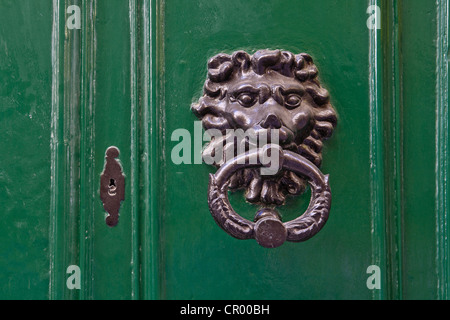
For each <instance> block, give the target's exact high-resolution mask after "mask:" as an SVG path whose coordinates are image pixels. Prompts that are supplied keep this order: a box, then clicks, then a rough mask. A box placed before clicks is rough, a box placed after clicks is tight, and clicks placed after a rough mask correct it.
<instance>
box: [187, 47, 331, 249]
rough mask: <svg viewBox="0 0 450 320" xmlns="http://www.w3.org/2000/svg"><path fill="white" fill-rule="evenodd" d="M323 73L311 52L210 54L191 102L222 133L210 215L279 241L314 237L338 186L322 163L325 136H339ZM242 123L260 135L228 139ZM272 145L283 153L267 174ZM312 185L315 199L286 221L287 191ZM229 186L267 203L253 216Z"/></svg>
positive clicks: (246, 235) (231, 229)
mask: <svg viewBox="0 0 450 320" xmlns="http://www.w3.org/2000/svg"><path fill="white" fill-rule="evenodd" d="M317 75H318V71H317V68H316V66H315V65H314V63H313V59H312V58H311V56H309V55H308V54H305V53H302V54H298V55H294V54H292V53H291V52H288V51H280V50H273V51H272V50H260V51H257V52H256V53H254V54H253V55H249V54H248V53H246V52H244V51H236V52H234V53H233V54H232V55H228V54H218V55H216V56H214V57H213V58H211V59H210V60H209V62H208V78H207V80H206V82H205V85H204V95H203V96H202V97H201V98H200V99H199V101H198V103H194V104H193V105H192V107H191V109H192V111H193V112H194V114H195V115H196V116H197V117H198V118H199V119H201V120H202V124H203V127H204V129H205V130H207V131H209V130H210V129H214V130H215V132H221V133H222V134H223V135H222V136H217V135H214V136H212V139H211V142H210V143H209V144H208V146H207V147H206V148H205V149H204V151H203V158H204V159H205V158H208V159H212V158H213V159H215V161H214V165H215V166H216V167H217V168H218V171H217V172H216V173H215V174H214V175H211V176H210V183H209V191H208V204H209V208H210V211H211V214H212V216H213V217H214V219H215V221H216V222H217V224H218V225H219V226H220V227H221V228H222V229H223V230H225V231H226V232H227V233H229V234H230V235H232V236H233V237H235V238H238V239H256V241H257V242H258V243H259V244H260V245H262V246H263V247H268V248H274V247H278V246H280V245H282V244H283V243H284V242H285V241H292V242H300V241H305V240H308V239H310V238H311V237H312V236H314V235H315V234H317V232H319V231H320V230H321V229H322V227H323V226H324V224H325V222H326V221H327V219H328V216H329V211H330V206H331V192H330V188H329V184H328V176H325V175H323V174H322V173H321V171H320V170H319V167H320V165H321V163H322V147H323V140H325V139H327V138H329V137H330V136H331V135H332V132H333V130H334V128H335V126H336V124H337V115H336V112H335V111H334V109H333V107H332V105H331V104H330V102H329V94H328V91H327V90H325V89H324V88H322V87H321V85H320V83H319V81H318V78H317ZM238 129H240V130H245V131H246V132H248V131H250V130H251V132H253V133H255V136H256V137H257V138H256V140H252V139H251V138H249V137H248V136H247V137H245V138H244V140H243V142H242V141H241V144H239V142H236V139H235V137H233V139H229V137H230V132H231V131H232V130H235V131H236V130H238ZM274 132H276V133H277V135H276V136H275V137H276V138H277V139H274V138H273V136H272V133H274ZM262 138H264V139H262ZM261 139H262V140H264V141H265V144H264V145H262V146H261V145H259V141H260V140H261ZM230 144H232V145H231V146H230ZM240 145H244V148H240ZM254 146H255V147H254ZM218 150H219V151H218ZM230 152H231V154H232V156H231V157H230V156H229V155H230ZM272 152H274V153H276V154H277V155H278V169H277V170H276V172H273V173H272V174H262V171H260V169H261V168H264V167H268V163H267V162H264V161H262V160H263V158H264V155H267V154H270V153H272ZM205 162H206V161H205ZM208 163H210V162H208ZM308 184H309V186H310V187H311V190H312V192H311V194H312V195H311V201H310V206H309V207H308V209H307V210H306V212H305V213H303V214H302V215H301V216H300V217H298V218H297V219H295V220H292V221H289V222H285V223H283V222H282V218H281V217H280V215H279V214H278V213H277V211H276V210H275V209H274V207H276V206H281V205H283V204H284V202H285V199H286V196H289V195H291V196H295V195H301V194H303V193H304V191H305V189H306V187H307V185H308ZM229 189H230V190H237V189H245V197H246V199H247V201H249V202H251V203H256V204H260V205H261V210H260V211H259V212H258V213H257V215H256V217H255V220H254V221H253V222H252V221H249V220H246V219H244V218H242V217H241V216H240V215H238V214H237V213H236V212H235V211H234V210H233V208H232V207H231V205H230V203H229V201H228V190H229Z"/></svg>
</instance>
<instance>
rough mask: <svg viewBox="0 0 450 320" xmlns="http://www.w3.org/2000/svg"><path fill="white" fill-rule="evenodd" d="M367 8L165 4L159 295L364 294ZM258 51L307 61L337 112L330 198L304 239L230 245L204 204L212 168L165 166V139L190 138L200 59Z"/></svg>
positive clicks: (246, 208) (369, 255)
mask: <svg viewBox="0 0 450 320" xmlns="http://www.w3.org/2000/svg"><path fill="white" fill-rule="evenodd" d="M324 8H326V10H325V9H324ZM366 9H367V4H366V3H364V2H356V1H346V2H345V4H343V3H342V2H338V1H316V2H314V3H313V4H311V3H308V6H307V8H302V6H301V5H299V4H298V3H296V2H295V1H291V2H286V1H283V2H277V1H272V2H270V3H265V4H261V2H260V1H246V2H245V4H242V3H241V2H233V1H231V2H228V3H227V4H224V3H223V2H222V1H198V2H196V3H195V4H194V3H191V2H189V3H186V2H183V1H167V2H165V7H164V12H165V16H164V38H163V39H164V78H163V80H162V81H163V85H164V98H163V99H164V105H161V108H163V112H164V132H165V138H166V139H165V140H166V142H165V144H164V146H165V148H164V153H165V155H166V157H165V158H166V162H165V169H164V173H165V183H164V185H165V188H164V192H163V197H164V198H163V199H164V200H163V201H161V202H162V203H164V210H163V212H164V213H163V217H162V219H163V220H162V223H161V228H162V233H163V235H164V240H165V241H164V242H163V246H162V250H163V251H164V260H163V263H162V266H163V268H164V276H165V278H164V281H163V283H164V284H165V297H166V298H174V299H180V298H183V297H187V298H189V299H207V298H213V299H220V298H226V299H233V298H238V299H315V298H319V297H320V298H325V299H335V298H357V297H358V298H363V299H364V298H370V297H371V295H372V292H371V291H370V290H368V289H367V287H366V280H365V279H366V278H367V276H366V269H367V267H368V266H370V265H373V264H377V265H379V264H380V262H381V261H380V260H377V257H376V254H377V253H376V252H375V251H374V250H376V249H375V248H374V246H377V245H375V244H373V243H372V241H373V240H375V241H382V234H379V233H377V234H375V235H374V236H372V234H371V228H372V223H373V219H380V218H382V217H380V216H377V215H379V213H377V212H373V209H374V208H373V207H372V206H371V200H372V194H371V180H373V179H376V177H374V176H373V174H372V173H371V169H370V165H371V163H372V165H379V163H376V162H375V163H373V161H371V159H370V156H371V152H372V149H373V146H371V141H370V135H369V132H370V124H371V119H370V116H371V112H372V113H373V112H374V111H372V110H370V95H371V92H370V87H369V72H370V70H369V68H367V64H368V61H369V51H368V47H369V37H368V33H369V32H368V29H367V27H365V23H366V16H365V15H361V14H360V13H361V12H365V11H366ZM175 13H176V14H175ZM342 16H347V17H348V18H347V19H340V17H342ZM324 21H333V23H324ZM357 25H359V26H360V27H359V28H358V27H355V26H357ZM342 30H346V32H345V33H343V32H342ZM265 48H270V49H284V50H288V51H292V52H294V53H301V52H307V53H309V54H310V55H312V57H313V58H314V61H315V63H316V64H317V66H318V69H319V72H320V79H321V83H322V85H323V86H324V87H325V88H326V89H328V90H329V92H330V95H331V103H332V104H333V105H334V107H335V109H336V110H337V112H338V114H339V123H338V127H337V129H336V131H335V133H334V137H333V138H332V139H331V140H330V141H328V142H326V143H325V148H324V149H325V150H324V153H323V157H324V161H323V167H322V171H323V172H324V173H327V174H330V185H331V190H332V195H333V204H332V209H331V214H330V219H329V221H328V222H327V225H326V226H325V227H324V229H323V230H322V231H321V232H319V234H318V235H317V236H315V237H314V238H313V239H311V240H309V241H307V242H305V243H300V244H295V243H286V244H284V245H283V246H282V247H280V248H277V249H273V250H270V249H264V248H262V247H260V246H259V245H257V243H256V242H254V241H239V240H236V239H233V238H232V237H230V236H229V235H227V234H226V233H224V232H223V231H222V230H220V228H219V227H218V226H217V225H216V224H215V222H214V220H213V219H212V218H211V217H210V214H209V209H208V206H207V202H206V195H207V187H208V173H211V172H214V169H211V168H209V167H208V166H206V165H198V164H197V165H194V164H181V165H174V164H173V163H172V161H171V159H170V158H169V155H170V154H171V153H170V152H171V150H172V148H173V147H174V146H175V145H176V144H177V143H178V141H175V142H173V141H171V140H170V136H171V133H172V132H173V131H175V130H176V129H178V128H185V129H187V130H189V131H190V132H191V136H192V137H193V136H194V131H193V122H194V121H195V120H197V119H196V118H195V117H194V116H193V115H192V114H191V112H190V111H189V108H190V104H191V103H192V102H194V100H195V99H198V98H199V97H200V95H201V90H202V87H203V82H204V81H205V79H206V71H207V70H206V62H207V61H208V59H209V58H210V57H212V56H213V55H215V54H218V53H221V52H225V53H229V54H231V53H232V52H233V51H236V50H245V51H247V52H249V53H250V54H252V53H253V52H255V51H256V50H258V49H265ZM356 150H357V152H355V151H356ZM350 155H351V156H350ZM377 182H378V181H377ZM380 182H382V181H380ZM186 190H195V192H186ZM304 197H306V199H289V201H288V204H287V205H286V208H282V209H281V210H283V213H284V214H285V216H286V217H289V219H287V220H291V219H293V218H295V217H296V216H298V215H300V214H301V212H300V209H299V202H300V203H301V202H302V201H306V202H307V201H308V200H309V199H308V196H307V195H305V196H304ZM233 200H234V201H233V204H234V207H235V210H236V211H237V212H239V213H240V214H242V215H243V216H246V217H247V218H250V217H251V215H252V214H254V213H255V212H256V211H257V207H256V206H250V205H246V204H245V203H244V198H243V195H242V193H240V194H239V195H238V196H236V197H233ZM303 207H304V206H303ZM377 232H378V230H377ZM164 244H166V245H164ZM230 262H231V263H230Z"/></svg>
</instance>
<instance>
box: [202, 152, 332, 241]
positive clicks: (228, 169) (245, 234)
mask: <svg viewBox="0 0 450 320" xmlns="http://www.w3.org/2000/svg"><path fill="white" fill-rule="evenodd" d="M267 152H272V153H273V152H278V153H279V166H278V167H279V170H281V169H284V170H289V171H292V172H294V173H296V174H298V175H300V176H303V177H305V178H307V180H308V183H309V185H310V187H311V200H310V203H309V206H308V208H307V210H306V211H305V213H303V214H302V215H301V216H299V217H298V218H296V219H294V220H291V221H288V222H284V223H283V222H282V221H281V218H280V215H279V214H278V213H277V211H276V210H274V209H271V208H265V209H262V210H260V211H258V213H257V214H256V216H255V220H254V221H249V220H247V219H244V218H243V217H241V216H240V215H239V214H237V213H236V212H235V211H234V210H233V208H232V206H231V204H230V202H229V199H228V184H229V179H230V177H231V176H232V175H233V174H234V173H235V172H237V171H238V170H242V169H245V168H249V167H264V166H268V165H267V164H266V165H264V163H265V161H263V159H264V156H265V155H266V154H267ZM208 204H209V209H210V211H211V214H212V216H213V218H214V220H215V221H216V222H217V224H218V225H219V226H220V227H221V228H222V229H223V230H224V231H226V232H227V233H228V234H230V235H232V236H233V237H235V238H237V239H242V240H245V239H255V240H256V241H257V242H258V243H259V244H260V245H261V246H263V247H266V248H276V247H279V246H281V245H282V244H283V243H284V242H285V241H290V242H301V241H306V240H308V239H310V238H311V237H313V236H314V235H316V234H317V233H318V232H319V231H320V230H321V229H322V227H323V226H324V225H325V223H326V221H327V219H328V216H329V211H330V207H331V192H330V187H329V184H328V175H324V174H322V172H321V171H320V170H319V169H318V168H317V167H316V166H315V165H314V164H313V163H312V162H310V161H308V160H307V159H305V158H304V157H302V156H301V155H299V154H297V153H294V152H291V151H286V150H283V149H282V148H281V147H280V146H279V145H266V146H265V147H263V148H259V149H254V150H251V151H249V152H246V153H244V154H241V155H239V156H237V157H235V158H233V159H231V160H230V161H228V162H226V163H224V164H223V165H222V166H221V167H220V169H219V170H218V171H217V172H216V173H215V174H211V175H210V181H209V190H208Z"/></svg>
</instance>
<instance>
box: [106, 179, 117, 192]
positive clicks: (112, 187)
mask: <svg viewBox="0 0 450 320" xmlns="http://www.w3.org/2000/svg"><path fill="white" fill-rule="evenodd" d="M116 190H117V186H116V180H115V179H109V186H108V194H109V195H110V196H115V195H116Z"/></svg>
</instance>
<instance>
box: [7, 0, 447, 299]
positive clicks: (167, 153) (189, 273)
mask: <svg viewBox="0 0 450 320" xmlns="http://www.w3.org/2000/svg"><path fill="white" fill-rule="evenodd" d="M377 8H379V12H378V13H377V15H376V16H375V15H374V14H375V12H377ZM377 18H379V19H377ZM447 33H448V3H447V1H440V0H436V1H422V0H408V1H401V0H378V1H376V0H367V1H360V0H345V1H342V0H340V1H337V0H316V1H306V0H297V1H295V0H290V1H286V0H284V1H277V0H271V1H264V2H262V1H256V0H255V1H253V0H249V1H245V2H242V1H234V0H229V1H216V0H214V1H212V0H195V1H182V0H166V1H156V0H142V1H139V0H128V1H126V0H66V1H58V0H53V1H51V0H38V1H31V0H20V1H13V0H0V75H1V78H0V132H1V136H2V139H0V151H1V156H0V199H1V203H2V209H1V210H0V213H1V220H2V222H1V224H0V253H1V254H0V298H2V299H17V298H18V299H283V300H292V299H294V300H296V299H447V298H448V294H449V293H448V288H449V284H450V283H449V271H450V270H449V265H448V258H449V254H450V252H449V246H448V236H449V230H448V221H447V219H448V186H447V181H448V157H449V154H448V65H447V63H448V60H447V51H448V34H447ZM260 49H273V50H274V49H280V50H287V51H290V52H293V53H294V54H299V53H302V52H306V53H308V54H310V55H311V56H312V58H313V59H314V63H315V64H316V66H317V68H318V70H319V79H320V82H321V84H322V86H323V87H324V88H326V89H327V90H328V92H329V94H330V101H331V103H332V105H333V107H334V108H335V110H336V112H337V114H338V124H337V127H336V129H335V130H334V133H333V136H332V137H331V139H329V140H328V141H326V142H325V143H324V149H323V164H322V166H321V170H322V172H323V173H324V174H329V175H330V187H331V191H332V197H333V201H332V206H331V212H330V217H329V219H328V222H327V223H326V225H325V227H324V228H323V229H322V230H321V231H320V232H319V233H318V234H317V235H316V236H314V237H313V238H312V239H310V240H308V241H306V242H302V243H290V242H286V243H285V244H283V245H282V246H281V247H279V248H275V249H266V248H263V247H261V246H259V245H258V244H257V243H256V242H255V241H254V240H237V239H235V238H233V237H231V236H230V235H228V234H226V233H225V232H224V231H223V230H221V229H220V228H219V227H218V226H217V224H216V223H215V221H214V219H213V218H212V217H211V214H210V212H209V208H208V202H207V193H208V181H209V174H210V173H214V172H215V171H216V169H215V168H214V167H212V166H209V165H206V164H198V163H195V159H198V158H196V157H198V151H199V148H198V145H195V144H194V141H197V140H195V137H196V134H197V135H198V131H197V129H196V128H198V127H196V125H195V121H197V120H198V119H197V118H196V116H195V115H194V114H193V113H192V111H191V109H190V108H191V104H192V103H194V102H196V101H197V100H198V99H199V98H200V97H201V96H202V94H203V91H202V90H203V83H204V81H205V79H206V76H207V61H208V59H210V58H211V57H213V56H215V55H216V54H219V53H226V54H232V53H233V52H235V51H237V50H244V51H246V52H248V53H249V54H253V53H255V52H256V51H257V50H260ZM180 129H184V130H187V131H185V132H188V133H189V134H190V136H191V137H192V143H191V144H190V145H191V146H192V149H191V155H190V159H191V161H184V163H178V162H177V161H174V159H173V157H172V154H173V150H174V148H176V147H177V145H178V144H179V143H180V139H178V138H176V136H175V137H174V136H173V133H174V132H177V130H180ZM197 137H198V136H197ZM110 146H116V147H117V148H118V149H119V150H120V155H119V160H120V163H121V166H122V169H123V173H124V175H125V200H124V201H123V202H122V203H121V206H120V218H119V223H118V225H117V226H116V227H109V226H107V225H106V223H105V217H106V212H105V210H104V208H103V205H102V201H101V200H100V195H99V190H100V175H101V174H102V171H103V169H104V165H105V152H106V150H107V148H108V147H110ZM196 152H197V153H196ZM185 156H186V154H185ZM230 200H231V203H232V205H233V207H234V208H235V210H236V211H237V212H239V213H240V214H241V215H242V216H243V217H245V218H247V219H251V218H252V216H253V215H254V213H255V211H257V209H258V207H257V206H255V205H252V204H250V203H248V202H246V201H245V198H244V194H243V192H242V191H238V192H235V193H230ZM308 203H309V193H308V192H306V193H305V194H304V195H302V196H298V197H290V198H288V199H287V201H286V204H285V205H284V206H283V207H281V208H280V212H281V213H282V215H283V219H286V220H292V219H294V218H295V217H297V216H298V215H299V214H301V212H303V211H304V210H305V209H306V207H307V206H308ZM378 285H379V286H378Z"/></svg>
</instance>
